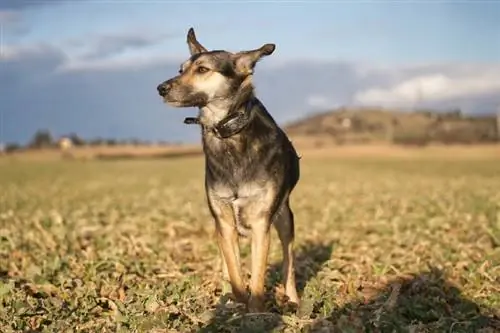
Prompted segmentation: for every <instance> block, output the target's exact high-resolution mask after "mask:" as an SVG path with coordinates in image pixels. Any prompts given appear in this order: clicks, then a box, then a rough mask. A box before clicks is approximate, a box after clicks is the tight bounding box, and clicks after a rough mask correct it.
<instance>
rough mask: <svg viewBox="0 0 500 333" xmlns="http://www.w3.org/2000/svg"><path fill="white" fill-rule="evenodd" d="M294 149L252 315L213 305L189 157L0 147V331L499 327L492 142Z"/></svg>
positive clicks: (498, 165) (211, 267)
mask: <svg viewBox="0 0 500 333" xmlns="http://www.w3.org/2000/svg"><path fill="white" fill-rule="evenodd" d="M415 151H417V149H415ZM302 155H303V158H302V160H301V162H302V178H301V180H300V182H299V185H298V187H297V188H296V191H295V192H294V193H293V196H292V209H293V210H294V212H295V217H296V252H297V258H298V265H297V274H298V280H299V290H300V294H301V295H302V296H301V297H302V304H301V307H300V308H299V309H298V310H296V309H294V308H293V307H290V306H288V305H286V304H285V303H284V299H283V298H284V297H283V295H282V288H281V286H280V284H279V282H280V276H279V271H280V270H279V265H280V261H281V252H280V247H279V243H278V239H277V236H276V233H275V231H274V230H273V234H272V237H273V238H272V251H271V254H270V262H269V275H268V281H267V286H268V291H269V293H268V304H267V308H268V310H269V312H268V313H265V314H246V313H245V312H244V309H243V308H242V307H240V306H238V305H237V304H234V303H226V304H225V305H221V304H220V303H222V302H223V301H224V300H225V299H226V298H225V297H221V296H222V295H221V290H220V279H221V272H220V261H219V256H218V249H217V246H216V243H215V238H214V235H213V231H214V225H213V223H212V221H211V218H210V216H209V212H208V208H207V207H206V204H205V198H204V191H203V159H202V157H199V156H195V157H189V158H175V159H166V158H164V159H147V160H145V159H144V160H111V159H108V160H102V161H96V160H91V159H89V160H78V159H73V160H71V159H68V160H58V159H50V160H43V159H34V160H25V159H22V158H14V159H13V158H7V157H4V158H0V189H1V190H0V331H1V332H6V333H7V332H481V333H487V332H500V191H499V189H500V158H499V156H500V155H499V154H497V155H494V154H493V153H491V150H490V151H489V152H488V153H487V154H482V155H481V154H465V153H464V154H460V152H459V151H458V153H457V155H455V157H453V156H451V155H450V154H445V153H443V154H440V153H436V152H435V151H434V152H433V153H432V154H426V153H422V152H421V150H418V153H416V154H413V155H412V154H410V153H408V154H406V155H405V154H403V155H401V154H395V155H394V156H391V154H388V153H387V152H385V153H384V154H379V155H378V154H377V153H374V154H365V155H364V156H362V157H359V156H358V157H357V156H356V154H346V155H345V156H338V155H335V154H329V153H321V152H319V153H318V152H315V153H311V154H307V153H304V152H302ZM445 156H446V157H445ZM242 255H243V258H244V265H245V271H246V272H248V267H249V244H248V240H242ZM275 296H276V298H277V301H276V300H275Z"/></svg>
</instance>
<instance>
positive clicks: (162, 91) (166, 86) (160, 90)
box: [156, 82, 171, 96]
mask: <svg viewBox="0 0 500 333" xmlns="http://www.w3.org/2000/svg"><path fill="white" fill-rule="evenodd" d="M170 87H171V85H170V83H168V82H164V83H162V84H160V85H158V87H157V88H156V89H158V93H159V94H160V96H165V95H166V94H167V93H168V91H169V90H170Z"/></svg>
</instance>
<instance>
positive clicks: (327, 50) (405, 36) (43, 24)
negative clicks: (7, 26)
mask: <svg viewBox="0 0 500 333" xmlns="http://www.w3.org/2000/svg"><path fill="white" fill-rule="evenodd" d="M17 1H23V0H17ZM47 2H48V3H49V4H47V5H45V6H32V7H27V8H26V10H25V11H24V13H23V20H24V21H25V22H27V24H28V25H29V26H30V27H31V30H30V31H29V33H27V34H26V35H24V36H9V34H7V35H6V41H7V42H12V43H18V42H21V43H33V42H53V43H61V44H62V43H64V42H66V41H67V40H70V39H81V38H85V37H86V36H88V37H89V38H90V37H91V36H92V35H98V34H104V33H109V34H116V33H129V32H133V31H141V32H144V33H151V34H161V33H164V34H168V35H171V36H169V37H170V38H166V39H165V40H164V41H163V42H162V43H161V44H159V45H152V46H150V47H148V48H146V49H144V50H141V52H149V53H155V54H156V53H161V52H163V53H165V54H172V55H176V56H177V55H179V56H184V55H185V53H184V51H185V50H184V49H182V48H181V47H180V45H181V43H182V42H183V40H184V38H185V31H186V28H187V27H188V26H194V27H195V29H197V30H199V35H200V37H201V36H203V40H204V41H205V42H206V44H207V45H213V47H215V48H217V47H226V46H231V48H234V49H242V48H250V47H253V46H255V45H260V44H261V43H262V42H263V41H264V40H266V41H273V42H275V43H277V45H278V50H279V51H280V55H281V56H283V57H286V58H288V57H292V58H293V57H303V58H308V57H312V58H327V59H331V58H341V59H366V60H370V61H376V62H388V63H392V62H398V63H402V62H426V61H427V62H428V61H493V60H498V59H499V58H500V20H499V17H500V16H499V15H500V14H499V13H500V3H499V2H496V3H495V2H493V1H477V2H476V1H474V2H476V3H475V4H474V3H473V2H472V1H470V2H465V1H461V2H460V1H455V3H453V2H451V1H435V2H434V3H433V2H431V1H408V2H407V3H404V2H403V1H352V3H348V1H329V2H326V1H323V2H315V1H311V2H310V3H308V2H306V1H295V2H292V1H254V2H252V1H207V3H204V1H186V2H184V3H182V1H167V0H165V1H148V0H144V1H127V0H122V1H114V0H111V1H110V0H108V1H106V0H102V1H99V0H87V1H70V2H63V3H62V4H57V3H56V2H54V1H52V2H49V1H47ZM66 47H67V48H68V49H70V48H69V47H68V46H66Z"/></svg>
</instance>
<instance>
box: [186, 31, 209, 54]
mask: <svg viewBox="0 0 500 333" xmlns="http://www.w3.org/2000/svg"><path fill="white" fill-rule="evenodd" d="M187 43H188V46H189V52H191V55H192V56H193V55H195V54H198V53H201V52H207V49H206V48H205V47H203V45H201V44H200V43H199V42H198V41H197V40H196V35H195V34H194V29H193V28H189V31H188V34H187Z"/></svg>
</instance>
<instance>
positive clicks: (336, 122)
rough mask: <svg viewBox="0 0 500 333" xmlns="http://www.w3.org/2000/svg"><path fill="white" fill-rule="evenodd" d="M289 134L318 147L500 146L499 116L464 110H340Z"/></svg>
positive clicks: (319, 116) (293, 125)
mask: <svg viewBox="0 0 500 333" xmlns="http://www.w3.org/2000/svg"><path fill="white" fill-rule="evenodd" d="M285 131H286V132H287V133H288V134H289V135H290V136H291V137H292V138H308V139H314V140H316V141H317V142H318V144H327V143H332V142H334V143H337V144H366V143H394V144H411V145H425V144H429V143H443V144H478V143H494V142H499V137H500V135H499V133H498V124H497V117H496V116H495V115H481V116H472V115H464V114H462V112H460V110H456V111H450V112H438V111H433V110H419V111H399V110H383V109H369V108H360V109H354V108H339V109H336V110H332V111H329V112H324V113H320V114H315V115H312V116H310V117H307V118H305V119H302V120H299V121H295V122H293V123H290V124H288V125H286V126H285Z"/></svg>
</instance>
